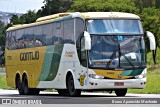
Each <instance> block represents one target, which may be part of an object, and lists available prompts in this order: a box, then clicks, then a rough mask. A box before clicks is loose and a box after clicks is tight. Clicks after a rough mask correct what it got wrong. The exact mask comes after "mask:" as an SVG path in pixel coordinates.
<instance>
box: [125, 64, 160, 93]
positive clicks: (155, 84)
mask: <svg viewBox="0 0 160 107" xmlns="http://www.w3.org/2000/svg"><path fill="white" fill-rule="evenodd" d="M128 93H143V94H160V65H156V66H149V67H148V72H147V84H146V87H145V88H144V89H129V90H128Z"/></svg>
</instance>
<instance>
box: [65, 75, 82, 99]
mask: <svg viewBox="0 0 160 107" xmlns="http://www.w3.org/2000/svg"><path fill="white" fill-rule="evenodd" d="M67 90H68V94H69V95H70V96H73V97H74V96H79V95H80V94H81V90H79V89H75V87H74V80H73V76H72V75H70V76H69V77H68V79H67Z"/></svg>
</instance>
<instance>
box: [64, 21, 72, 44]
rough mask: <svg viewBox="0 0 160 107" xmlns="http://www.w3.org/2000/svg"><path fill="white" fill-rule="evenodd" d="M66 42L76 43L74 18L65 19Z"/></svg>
mask: <svg viewBox="0 0 160 107" xmlns="http://www.w3.org/2000/svg"><path fill="white" fill-rule="evenodd" d="M63 38H64V43H71V44H74V19H71V20H65V21H64V37H63Z"/></svg>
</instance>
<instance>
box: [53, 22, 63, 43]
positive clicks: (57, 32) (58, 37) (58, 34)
mask: <svg viewBox="0 0 160 107" xmlns="http://www.w3.org/2000/svg"><path fill="white" fill-rule="evenodd" d="M52 29H53V30H52V31H53V33H52V35H53V36H52V45H59V44H63V21H61V22H55V23H52Z"/></svg>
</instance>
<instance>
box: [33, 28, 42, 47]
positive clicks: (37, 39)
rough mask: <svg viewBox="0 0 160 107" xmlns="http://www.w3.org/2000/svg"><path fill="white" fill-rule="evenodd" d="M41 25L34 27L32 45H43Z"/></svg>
mask: <svg viewBox="0 0 160 107" xmlns="http://www.w3.org/2000/svg"><path fill="white" fill-rule="evenodd" d="M43 43H44V40H43V36H42V26H36V27H34V46H35V47H38V46H43Z"/></svg>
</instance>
